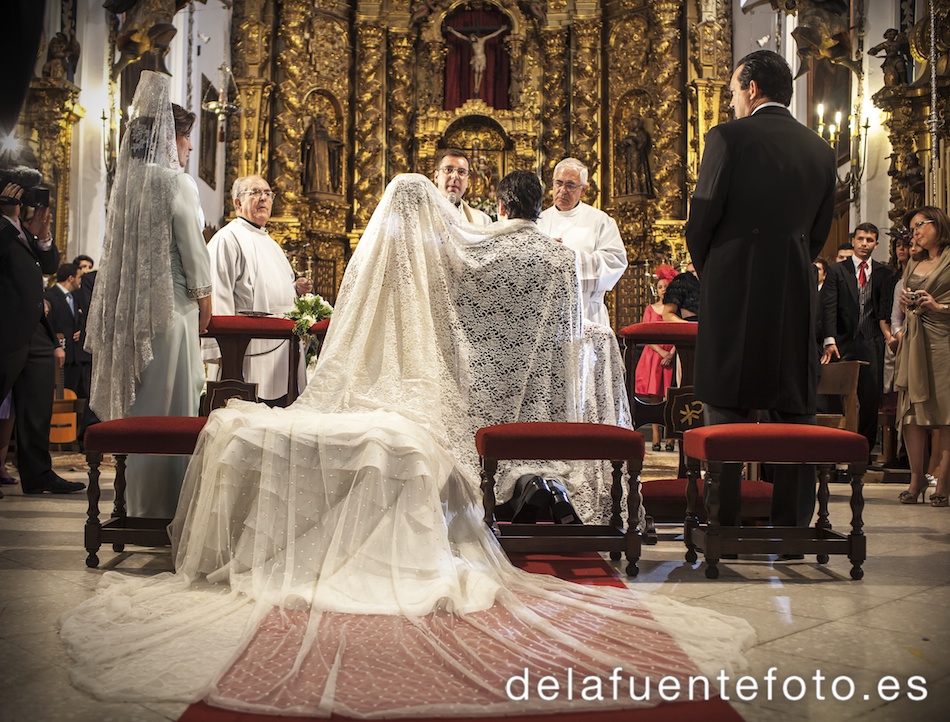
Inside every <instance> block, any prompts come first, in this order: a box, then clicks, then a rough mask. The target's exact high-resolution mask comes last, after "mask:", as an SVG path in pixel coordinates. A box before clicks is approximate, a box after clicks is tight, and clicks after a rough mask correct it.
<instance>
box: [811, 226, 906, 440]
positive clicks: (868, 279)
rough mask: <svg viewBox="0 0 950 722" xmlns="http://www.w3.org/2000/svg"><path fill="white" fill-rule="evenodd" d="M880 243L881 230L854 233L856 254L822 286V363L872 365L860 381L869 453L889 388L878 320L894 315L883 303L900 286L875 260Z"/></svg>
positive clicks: (860, 423)
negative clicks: (884, 390) (885, 389)
mask: <svg viewBox="0 0 950 722" xmlns="http://www.w3.org/2000/svg"><path fill="white" fill-rule="evenodd" d="M877 244H878V229H877V226H875V225H874V224H872V223H862V224H861V225H859V226H858V227H857V228H855V229H854V239H853V240H852V242H851V245H852V246H853V247H854V255H853V256H851V257H850V258H846V259H845V260H843V261H841V263H836V264H834V265H833V266H832V267H831V268H830V269H829V270H828V276H827V277H826V278H825V283H824V285H823V286H822V287H821V309H822V315H821V318H822V334H823V336H824V353H823V354H822V357H821V362H822V363H823V364H828V363H831V362H833V361H837V360H838V359H847V360H859V361H867V362H868V365H867V366H864V367H862V368H861V375H860V377H859V378H858V404H859V409H858V433H859V434H861V435H862V436H865V437H866V438H867V440H868V448H870V449H873V448H874V444H875V443H876V441H877V410H878V407H879V406H880V404H881V391H882V387H883V385H884V336H883V335H882V333H881V326H880V323H878V321H879V320H880V319H882V318H887V317H889V316H890V309H889V308H886V309H885V308H882V305H883V304H882V301H881V299H882V298H883V297H884V296H886V295H887V294H886V291H888V290H890V288H888V287H891V288H892V287H893V286H894V281H895V279H894V275H893V273H892V272H891V270H890V269H889V268H888V267H887V266H885V265H883V264H881V263H878V262H877V261H874V260H872V259H871V254H872V253H873V252H874V249H875V248H877Z"/></svg>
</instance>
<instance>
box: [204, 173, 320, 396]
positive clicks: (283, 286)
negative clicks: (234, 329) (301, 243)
mask: <svg viewBox="0 0 950 722" xmlns="http://www.w3.org/2000/svg"><path fill="white" fill-rule="evenodd" d="M231 197H232V199H233V200H234V210H235V213H236V214H237V218H235V219H234V220H233V221H231V222H230V223H229V224H228V225H226V226H225V227H224V228H222V229H221V230H220V231H218V232H217V233H215V234H214V237H213V238H212V239H211V242H210V243H209V244H208V251H209V253H210V254H211V283H212V293H213V307H214V313H215V315H216V316H233V315H236V314H239V313H241V312H247V311H258V312H266V313H272V314H275V315H281V314H283V313H284V312H285V311H288V310H290V308H291V307H292V306H293V304H294V299H295V298H296V297H297V296H299V295H302V294H305V293H310V291H311V290H312V289H313V284H312V283H311V282H310V280H309V279H307V278H296V274H295V273H294V270H293V269H292V268H291V267H290V263H289V262H288V261H287V256H286V255H285V254H284V251H283V249H282V248H281V247H280V245H278V243H277V241H275V240H274V239H273V238H271V237H270V234H268V232H267V229H266V228H265V226H266V225H267V221H269V220H270V216H271V211H272V210H273V208H274V192H273V191H272V190H271V188H270V185H269V184H268V182H267V181H266V180H264V179H263V178H261V177H260V176H258V175H251V176H245V177H243V178H238V179H237V180H236V181H234V186H233V187H232V188H231ZM290 343H291V342H290V340H289V339H288V340H283V341H280V340H271V339H253V340H251V342H250V344H249V345H248V347H247V353H246V354H245V356H244V380H245V381H247V382H248V383H256V384H257V395H258V398H260V399H261V400H262V401H268V402H272V403H273V402H277V403H280V402H281V401H282V400H284V397H285V396H286V395H287V366H288V364H289V363H290V358H289V354H290ZM203 349H204V351H203V354H204V359H205V361H207V362H208V363H209V371H208V376H209V378H212V379H217V377H218V373H219V368H218V365H217V362H218V361H219V360H220V357H221V352H220V351H219V349H218V344H217V343H216V342H215V341H213V340H205V342H204V346H203ZM301 355H302V354H301ZM298 376H299V386H300V389H301V390H303V388H304V386H305V385H306V374H305V371H304V368H303V362H302V361H301V368H300V373H299V374H298ZM281 405H282V404H281Z"/></svg>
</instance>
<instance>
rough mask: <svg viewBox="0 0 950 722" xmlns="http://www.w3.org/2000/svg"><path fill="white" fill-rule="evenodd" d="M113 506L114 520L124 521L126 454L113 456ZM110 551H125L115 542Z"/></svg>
mask: <svg viewBox="0 0 950 722" xmlns="http://www.w3.org/2000/svg"><path fill="white" fill-rule="evenodd" d="M113 458H114V459H115V504H114V506H113V507H112V516H113V518H115V519H123V520H124V519H126V518H127V517H128V512H127V511H126V508H125V490H126V488H127V486H128V480H127V478H126V476H125V470H126V459H128V454H115V455H114V456H113ZM112 551H114V552H121V551H125V544H120V543H118V542H115V543H113V544H112Z"/></svg>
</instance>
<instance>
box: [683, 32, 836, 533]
mask: <svg viewBox="0 0 950 722" xmlns="http://www.w3.org/2000/svg"><path fill="white" fill-rule="evenodd" d="M730 90H731V91H732V101H731V106H732V109H733V111H734V113H735V120H733V121H731V122H728V123H723V124H721V125H718V126H716V127H715V128H713V129H712V130H710V131H709V133H708V134H707V136H706V148H705V152H704V154H703V161H702V165H701V167H700V171H699V178H698V181H697V183H696V190H695V192H694V193H693V198H692V204H691V208H690V213H689V220H688V222H687V225H686V244H687V246H688V248H689V252H690V255H691V256H692V259H693V263H694V264H695V265H696V269H697V270H698V271H699V277H700V280H701V282H702V285H701V291H700V299H701V300H700V307H701V308H702V321H701V322H700V324H699V329H698V332H697V339H696V376H695V390H696V396H697V398H699V399H700V400H701V401H703V402H704V403H705V422H706V423H707V424H722V423H736V422H742V421H749V420H755V419H758V420H768V421H777V422H790V423H812V424H813V423H815V387H816V382H817V373H818V355H817V354H816V353H815V338H816V333H815V331H816V329H815V326H816V319H817V316H818V282H817V276H816V270H815V267H814V266H813V265H812V261H814V259H815V258H816V257H817V256H818V254H819V252H820V251H821V248H822V246H823V245H824V243H825V240H826V238H827V237H828V231H829V230H830V228H831V220H832V211H833V209H834V200H835V180H836V173H835V171H836V168H835V165H836V164H835V154H834V151H832V149H831V147H830V146H829V145H828V144H827V143H826V142H825V141H824V140H822V139H821V138H820V137H819V136H818V135H817V134H816V133H815V132H814V131H812V130H810V129H809V128H807V127H805V126H804V125H802V124H800V123H799V122H798V121H797V120H795V118H793V117H792V115H791V114H790V113H789V111H788V104H789V103H790V102H791V99H792V74H791V71H790V70H789V67H788V64H787V63H786V62H785V60H784V59H783V58H782V57H781V56H780V55H778V54H777V53H774V52H772V51H770V50H758V51H756V52H753V53H750V54H749V55H746V56H745V57H744V58H742V59H741V60H740V61H739V63H738V64H737V66H736V69H735V72H734V73H733V76H732V81H731V83H730ZM771 471H772V477H771V478H772V480H773V482H774V487H773V492H772V523H773V524H778V525H782V526H808V524H809V523H810V521H811V517H812V514H813V512H814V508H815V471H814V468H811V467H778V468H775V469H774V470H771ZM739 475H740V466H739V465H738V464H729V465H727V466H726V469H724V470H723V473H722V478H721V487H720V490H721V495H722V506H721V510H720V521H721V523H722V524H724V525H735V524H737V523H738V521H739V492H740V488H739Z"/></svg>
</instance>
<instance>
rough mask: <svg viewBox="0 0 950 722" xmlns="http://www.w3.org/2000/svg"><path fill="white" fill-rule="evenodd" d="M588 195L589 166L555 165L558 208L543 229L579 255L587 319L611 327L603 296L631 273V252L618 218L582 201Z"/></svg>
mask: <svg viewBox="0 0 950 722" xmlns="http://www.w3.org/2000/svg"><path fill="white" fill-rule="evenodd" d="M586 191H587V166H585V165H584V164H583V163H581V162H580V161H579V160H577V158H565V159H564V160H562V161H561V162H560V163H558V164H557V165H556V166H554V205H553V206H551V207H550V208H548V209H547V210H546V211H544V212H543V213H541V217H540V218H539V219H538V229H539V230H540V231H541V232H542V233H546V234H547V235H549V236H551V238H553V239H554V240H556V241H559V242H560V243H563V244H564V245H565V246H567V247H568V248H570V249H571V250H572V251H574V253H575V255H576V256H577V264H578V276H579V279H580V282H581V305H582V307H583V310H584V319H585V320H589V321H594V322H595V323H599V324H601V325H603V326H610V317H609V316H608V315H607V307H606V306H605V305H604V294H605V293H607V291H609V290H610V289H612V288H613V287H614V286H616V285H617V281H619V280H620V277H621V276H622V275H623V272H624V271H625V270H626V268H627V251H626V249H625V248H624V247H623V240H622V239H621V238H620V231H619V230H618V229H617V223H616V222H615V221H614V220H613V218H611V217H610V216H608V215H607V214H606V213H604V212H603V211H601V210H598V209H596V208H593V207H591V206H589V205H587V204H586V203H584V202H583V201H582V200H581V198H583V197H584V193H585V192H586Z"/></svg>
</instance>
